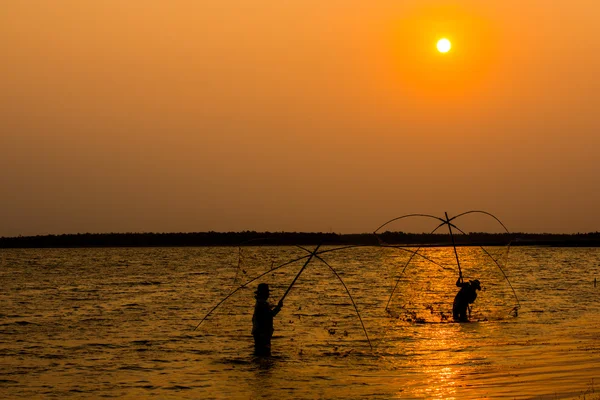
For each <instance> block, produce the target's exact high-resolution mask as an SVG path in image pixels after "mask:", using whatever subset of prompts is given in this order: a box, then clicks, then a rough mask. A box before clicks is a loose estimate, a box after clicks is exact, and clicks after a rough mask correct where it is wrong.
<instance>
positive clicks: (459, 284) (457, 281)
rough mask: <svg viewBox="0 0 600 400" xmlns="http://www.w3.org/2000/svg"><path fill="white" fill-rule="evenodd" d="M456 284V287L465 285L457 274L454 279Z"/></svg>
mask: <svg viewBox="0 0 600 400" xmlns="http://www.w3.org/2000/svg"><path fill="white" fill-rule="evenodd" d="M456 286H458V287H464V286H465V283H464V282H463V281H462V276H459V277H458V279H457V280H456Z"/></svg>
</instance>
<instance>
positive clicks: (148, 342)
mask: <svg viewBox="0 0 600 400" xmlns="http://www.w3.org/2000/svg"><path fill="white" fill-rule="evenodd" d="M131 344H133V345H138V346H139V345H144V346H150V345H151V344H152V342H151V341H150V340H134V341H132V342H131Z"/></svg>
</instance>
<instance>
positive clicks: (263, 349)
mask: <svg viewBox="0 0 600 400" xmlns="http://www.w3.org/2000/svg"><path fill="white" fill-rule="evenodd" d="M254 294H255V296H254V297H255V298H256V304H255V306H254V315H253V316H252V336H254V354H255V355H257V356H270V355H271V338H272V337H273V331H274V329H273V317H274V316H276V315H277V313H278V312H279V311H280V310H281V307H283V300H280V301H279V304H277V306H276V307H274V308H271V305H270V304H269V303H268V299H269V285H267V284H266V283H260V284H259V285H258V288H257V289H256V292H254Z"/></svg>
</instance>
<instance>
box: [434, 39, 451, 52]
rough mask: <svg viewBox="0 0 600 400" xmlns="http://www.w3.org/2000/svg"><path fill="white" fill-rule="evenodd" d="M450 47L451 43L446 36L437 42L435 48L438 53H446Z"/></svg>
mask: <svg viewBox="0 0 600 400" xmlns="http://www.w3.org/2000/svg"><path fill="white" fill-rule="evenodd" d="M451 48H452V43H450V41H449V40H448V39H446V38H442V39H440V40H438V42H437V49H438V51H439V52H440V53H447V52H449V51H450V49H451Z"/></svg>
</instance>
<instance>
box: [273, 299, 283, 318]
mask: <svg viewBox="0 0 600 400" xmlns="http://www.w3.org/2000/svg"><path fill="white" fill-rule="evenodd" d="M282 307H283V299H282V300H279V303H277V305H276V306H275V308H273V310H272V311H271V314H273V316H276V315H277V314H278V313H279V311H281V308H282Z"/></svg>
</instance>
